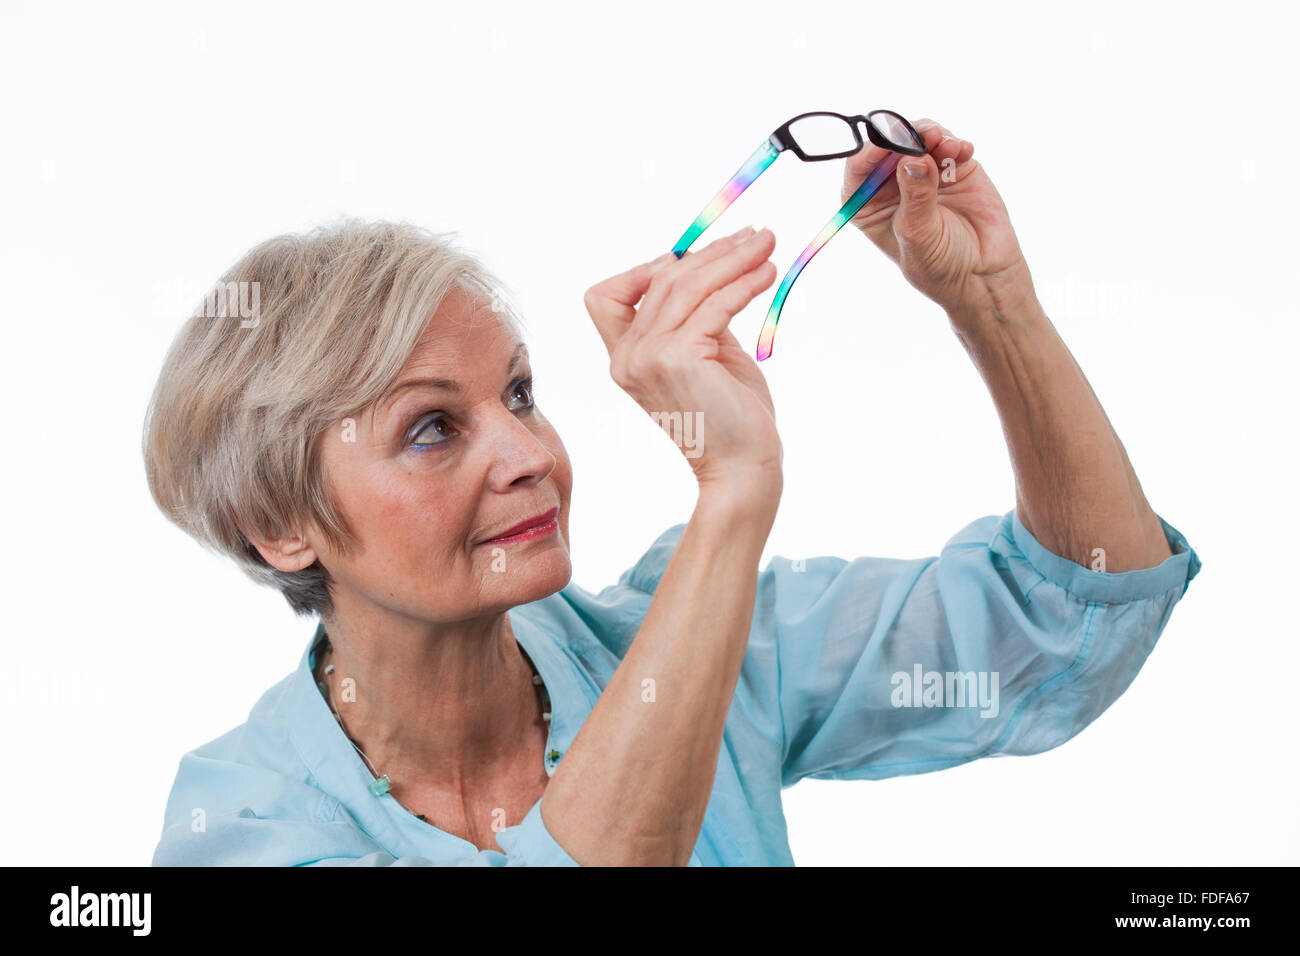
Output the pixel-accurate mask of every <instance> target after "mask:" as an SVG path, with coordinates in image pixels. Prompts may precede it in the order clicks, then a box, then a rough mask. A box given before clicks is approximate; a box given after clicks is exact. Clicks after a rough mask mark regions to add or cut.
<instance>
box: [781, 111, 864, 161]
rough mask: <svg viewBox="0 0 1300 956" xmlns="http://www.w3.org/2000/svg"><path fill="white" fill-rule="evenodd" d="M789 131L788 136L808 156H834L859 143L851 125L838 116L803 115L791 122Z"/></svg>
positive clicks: (855, 146)
mask: <svg viewBox="0 0 1300 956" xmlns="http://www.w3.org/2000/svg"><path fill="white" fill-rule="evenodd" d="M789 131H790V138H791V139H793V140H794V141H795V142H796V143H798V144H799V148H800V149H801V150H803V151H804V152H805V153H807V154H808V156H809V158H816V157H818V156H836V155H839V154H842V153H847V152H849V151H850V150H854V149H857V148H858V145H859V140H858V138H857V136H855V135H854V132H853V127H851V126H850V125H849V124H848V123H847V122H846V121H845V120H844V119H842V118H841V117H839V116H830V115H813V116H805V117H802V118H801V119H797V120H795V121H794V122H792V123H791V124H790V126H789Z"/></svg>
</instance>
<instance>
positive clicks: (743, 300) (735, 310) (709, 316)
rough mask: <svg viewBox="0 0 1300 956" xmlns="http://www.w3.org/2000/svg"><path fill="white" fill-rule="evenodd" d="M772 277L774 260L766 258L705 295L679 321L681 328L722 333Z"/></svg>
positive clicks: (774, 267) (774, 269)
mask: <svg viewBox="0 0 1300 956" xmlns="http://www.w3.org/2000/svg"><path fill="white" fill-rule="evenodd" d="M775 281H776V263H774V262H773V261H772V260H771V259H768V260H767V261H766V262H763V263H760V264H759V266H758V267H757V268H755V269H751V270H750V271H748V272H746V273H745V274H744V275H742V276H740V277H738V278H737V279H735V280H733V281H732V282H729V283H727V284H726V285H725V286H723V287H722V288H721V289H718V290H717V291H716V292H714V293H712V294H711V295H709V297H708V298H706V299H705V300H704V302H703V303H702V304H701V305H700V307H699V308H698V309H696V310H695V311H694V312H692V313H691V314H690V316H688V317H687V319H686V321H685V322H683V323H682V328H683V329H690V330H691V331H693V332H696V331H698V332H701V333H703V334H705V335H710V336H720V335H722V334H723V333H724V332H725V331H726V330H727V328H728V326H730V325H731V320H732V319H734V318H735V317H736V316H737V315H739V314H740V312H741V311H742V310H743V309H744V308H745V306H747V305H749V303H751V302H753V301H754V297H755V296H757V295H758V294H759V293H760V292H762V291H763V290H764V289H766V288H767V287H768V286H770V285H771V284H772V283H773V282H775Z"/></svg>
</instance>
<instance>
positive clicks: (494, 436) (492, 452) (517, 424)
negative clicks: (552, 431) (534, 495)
mask: <svg viewBox="0 0 1300 956" xmlns="http://www.w3.org/2000/svg"><path fill="white" fill-rule="evenodd" d="M487 452H488V455H489V456H490V461H489V466H488V480H489V483H490V484H492V485H493V486H494V487H495V488H497V489H498V490H505V489H508V488H509V487H510V486H511V485H514V484H518V483H520V482H528V481H532V482H538V481H542V480H543V479H545V478H547V477H549V476H550V474H551V472H552V471H554V470H555V466H556V463H557V462H556V457H555V455H553V454H552V453H551V451H550V450H549V449H548V448H547V447H546V445H545V444H544V443H543V442H542V440H541V438H540V437H538V435H537V434H535V433H534V432H533V430H532V429H531V428H529V427H528V424H527V422H526V421H525V420H524V419H522V418H519V417H518V416H517V414H512V413H511V412H509V411H508V410H504V409H503V410H502V414H501V416H500V417H498V418H497V419H496V421H495V422H494V425H493V427H492V429H491V439H490V441H489V447H488V449H487Z"/></svg>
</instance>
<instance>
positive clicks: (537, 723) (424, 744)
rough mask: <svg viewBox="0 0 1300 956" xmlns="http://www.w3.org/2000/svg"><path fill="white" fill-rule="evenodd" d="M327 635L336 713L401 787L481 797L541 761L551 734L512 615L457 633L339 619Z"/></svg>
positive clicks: (455, 628)
mask: <svg viewBox="0 0 1300 956" xmlns="http://www.w3.org/2000/svg"><path fill="white" fill-rule="evenodd" d="M325 631H326V633H327V634H328V635H329V640H330V645H331V650H330V653H328V654H327V655H324V658H323V660H322V661H321V668H320V669H321V671H323V670H324V668H325V667H326V666H327V665H329V664H333V670H332V672H331V673H329V674H328V675H324V677H323V679H324V681H325V683H326V686H327V688H328V695H329V704H330V707H331V708H332V709H333V710H335V711H336V712H337V713H338V715H339V717H340V718H341V719H342V723H343V726H344V729H345V732H346V733H347V735H348V736H349V737H351V738H352V740H353V742H354V743H355V744H356V745H357V747H358V748H360V750H361V751H362V752H363V753H364V754H365V755H366V757H367V758H369V760H370V762H371V763H372V764H373V765H374V768H375V772H376V773H380V774H388V775H389V777H390V778H391V779H392V781H393V784H394V787H395V788H396V787H397V785H398V784H399V783H400V784H401V785H402V787H403V789H407V790H408V791H409V790H411V789H417V788H418V789H435V790H446V791H465V790H477V789H479V788H480V787H482V786H483V785H490V784H492V783H493V782H494V781H495V780H496V779H497V778H499V777H500V776H501V775H502V774H508V773H510V772H511V768H512V767H514V766H516V765H517V762H518V761H519V760H520V759H521V758H522V759H529V760H532V761H538V762H540V753H539V752H540V750H541V749H542V746H543V745H544V742H545V739H546V732H547V728H546V726H545V724H544V722H543V721H542V718H541V704H540V700H539V696H538V693H537V689H536V686H535V685H534V683H533V679H532V676H533V671H532V667H531V666H530V665H529V662H528V661H527V659H526V658H525V657H524V654H523V650H522V648H520V647H519V645H518V643H517V642H516V640H515V636H514V632H513V630H512V629H511V626H510V618H509V615H508V614H507V613H501V614H500V615H499V616H497V617H495V618H494V619H491V620H490V621H475V622H467V623H463V624H456V625H452V626H437V625H434V626H431V625H429V624H427V623H426V622H419V623H418V624H417V623H415V622H412V621H411V620H410V619H409V618H404V619H401V620H383V619H381V618H379V617H378V616H368V617H366V618H365V619H361V620H358V616H357V615H351V616H348V617H346V619H344V615H342V614H337V613H336V614H335V615H334V616H333V617H332V618H331V619H330V620H329V621H327V622H326V623H325ZM539 735H540V737H539ZM539 739H540V742H539Z"/></svg>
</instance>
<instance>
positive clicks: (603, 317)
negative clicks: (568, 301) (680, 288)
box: [582, 252, 677, 353]
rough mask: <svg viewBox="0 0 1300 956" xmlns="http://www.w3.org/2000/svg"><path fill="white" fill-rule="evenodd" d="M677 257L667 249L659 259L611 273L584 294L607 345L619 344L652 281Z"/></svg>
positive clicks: (594, 321)
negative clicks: (616, 273)
mask: <svg viewBox="0 0 1300 956" xmlns="http://www.w3.org/2000/svg"><path fill="white" fill-rule="evenodd" d="M676 258H677V257H676V256H675V255H674V254H673V253H671V252H666V253H664V254H663V255H662V256H660V257H659V258H657V259H652V260H651V261H649V262H643V263H641V265H639V266H635V267H633V268H631V269H628V270H627V271H626V272H620V273H619V274H618V275H616V276H610V277H609V278H608V279H606V280H604V281H603V282H598V283H596V284H595V285H594V286H592V287H591V288H590V289H588V290H587V291H586V293H585V294H584V295H583V298H582V301H583V305H585V306H586V308H587V314H588V315H590V316H591V320H592V322H593V323H594V324H595V326H596V331H598V332H599V333H600V337H601V338H602V339H603V340H604V342H605V347H606V348H607V349H609V350H610V352H611V353H612V352H613V349H614V346H615V344H617V342H618V340H619V339H621V338H622V337H623V333H624V332H626V331H627V328H628V326H629V325H631V324H632V320H633V319H634V318H636V306H637V303H639V302H640V301H641V297H642V296H643V295H645V292H646V289H647V288H649V286H650V280H651V279H652V278H654V274H655V273H656V272H658V271H659V269H661V268H662V267H663V266H666V265H667V264H668V263H669V262H672V261H673V260H675V259H676Z"/></svg>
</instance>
